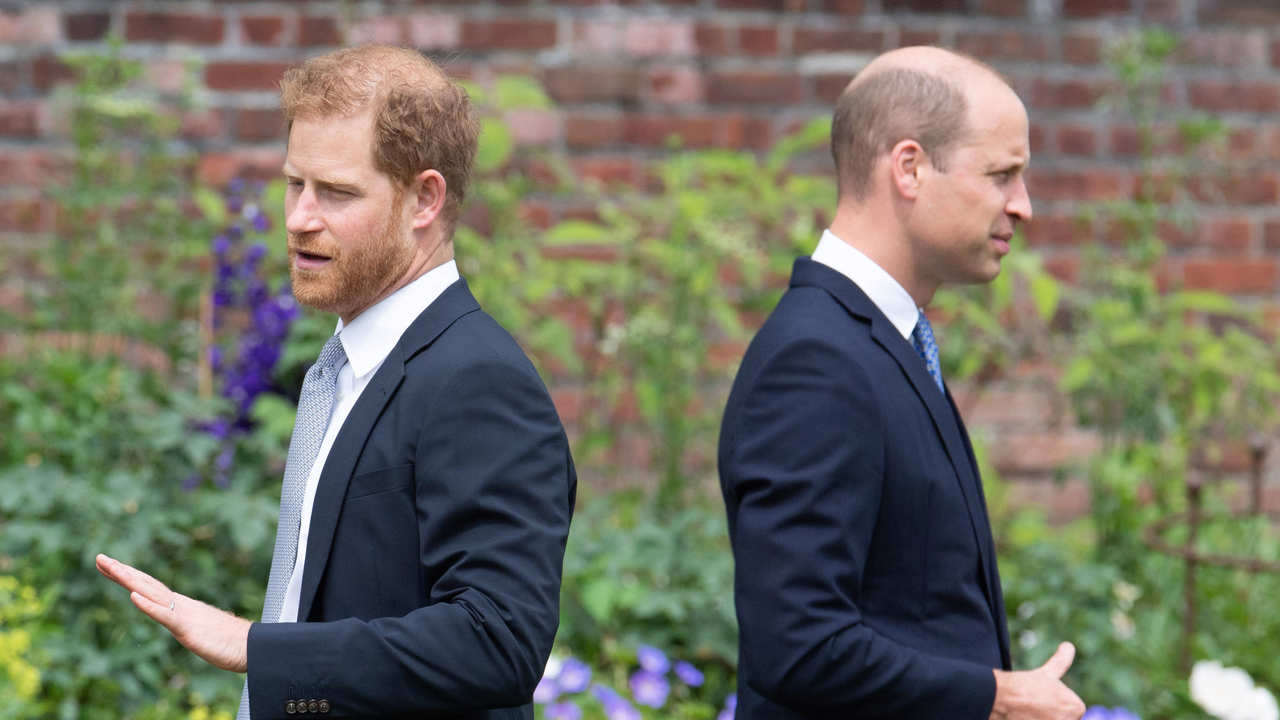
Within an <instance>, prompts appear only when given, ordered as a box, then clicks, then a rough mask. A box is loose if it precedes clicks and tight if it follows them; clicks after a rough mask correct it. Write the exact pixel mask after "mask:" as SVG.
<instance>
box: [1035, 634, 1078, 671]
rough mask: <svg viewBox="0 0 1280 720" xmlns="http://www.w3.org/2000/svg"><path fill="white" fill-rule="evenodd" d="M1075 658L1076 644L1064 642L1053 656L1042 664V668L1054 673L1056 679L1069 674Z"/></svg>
mask: <svg viewBox="0 0 1280 720" xmlns="http://www.w3.org/2000/svg"><path fill="white" fill-rule="evenodd" d="M1075 659H1076V646H1075V645H1072V644H1071V643H1069V642H1064V643H1062V644H1061V645H1059V646H1058V651H1057V652H1055V653H1054V654H1053V657H1051V658H1049V659H1048V660H1046V661H1045V663H1044V665H1041V666H1040V669H1041V670H1044V671H1045V672H1047V673H1049V674H1050V675H1053V677H1054V679H1060V678H1062V676H1063V675H1066V674H1067V670H1069V669H1070V668H1071V661H1072V660H1075Z"/></svg>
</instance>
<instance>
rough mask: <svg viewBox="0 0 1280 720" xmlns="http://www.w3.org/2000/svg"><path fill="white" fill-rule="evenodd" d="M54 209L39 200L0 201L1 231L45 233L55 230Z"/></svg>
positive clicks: (13, 199) (11, 199) (8, 199)
mask: <svg viewBox="0 0 1280 720" xmlns="http://www.w3.org/2000/svg"><path fill="white" fill-rule="evenodd" d="M53 212H54V210H53V207H52V205H51V204H50V203H48V202H43V201H41V200H39V199H37V198H28V199H18V198H7V199H3V200H0V231H3V230H9V231H14V230H16V231H18V232H45V231H47V230H50V229H52V228H53V224H54V217H53Z"/></svg>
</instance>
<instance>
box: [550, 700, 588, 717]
mask: <svg viewBox="0 0 1280 720" xmlns="http://www.w3.org/2000/svg"><path fill="white" fill-rule="evenodd" d="M546 715H547V720H582V708H580V707H578V706H577V705H574V704H573V703H571V702H567V701H566V702H558V703H555V704H554V705H548V706H547V712H546Z"/></svg>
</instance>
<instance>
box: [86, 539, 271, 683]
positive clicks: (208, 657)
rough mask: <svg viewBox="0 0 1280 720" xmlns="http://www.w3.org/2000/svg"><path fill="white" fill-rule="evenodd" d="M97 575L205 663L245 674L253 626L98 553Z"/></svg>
mask: <svg viewBox="0 0 1280 720" xmlns="http://www.w3.org/2000/svg"><path fill="white" fill-rule="evenodd" d="M95 564H96V565H97V566H98V572H100V573H102V574H103V575H105V576H107V577H108V578H110V579H112V580H114V581H115V582H116V583H118V584H119V585H120V586H121V587H123V588H124V589H125V590H128V591H129V599H130V600H132V601H133V604H134V605H136V606H137V608H138V609H139V610H141V611H142V612H144V613H146V614H147V616H148V617H150V618H151V619H152V620H155V621H156V622H158V623H160V624H161V625H163V626H164V627H165V629H166V630H168V631H169V632H170V633H173V637H174V638H176V639H177V641H178V642H180V643H182V645H183V646H184V647H186V648H187V649H188V650H190V651H191V652H193V653H195V654H196V655H198V656H199V657H200V658H201V659H203V660H204V661H205V662H207V663H209V664H210V665H213V666H215V667H219V668H222V669H223V670H232V671H234V672H245V668H246V667H247V666H248V654H249V626H250V625H252V624H253V623H251V622H249V621H248V620H245V619H244V618H239V617H236V616H235V615H232V614H231V613H229V612H226V611H225V610H219V609H218V608H216V607H213V606H212V605H207V604H205V603H202V602H200V601H199V600H196V599H194V598H189V597H187V596H186V595H182V594H180V593H176V592H174V591H172V590H170V589H169V587H168V586H167V585H165V584H164V583H162V582H160V581H159V580H156V579H155V578H153V577H151V576H150V575H148V574H146V573H144V572H142V571H141V570H138V569H135V568H132V567H130V566H128V565H125V564H124V563H122V562H120V561H119V560H114V559H112V558H109V557H107V556H106V555H101V554H99V555H98V556H97V558H96V560H95Z"/></svg>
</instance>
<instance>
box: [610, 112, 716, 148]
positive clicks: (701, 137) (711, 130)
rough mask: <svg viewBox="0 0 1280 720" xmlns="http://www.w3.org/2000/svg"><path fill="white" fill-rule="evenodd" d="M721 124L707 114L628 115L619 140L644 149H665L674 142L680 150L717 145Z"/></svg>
mask: <svg viewBox="0 0 1280 720" xmlns="http://www.w3.org/2000/svg"><path fill="white" fill-rule="evenodd" d="M723 130H724V122H723V120H722V119H720V118H716V117H713V116H708V115H683V116H682V115H630V116H628V117H627V118H626V119H625V121H624V123H623V139H624V140H625V141H626V142H628V143H632V144H635V145H641V146H644V147H665V146H666V145H667V143H668V142H670V141H672V140H677V141H678V142H679V144H680V145H681V146H682V147H686V148H689V147H711V146H715V145H719V144H721V143H720V138H721V136H722V134H723Z"/></svg>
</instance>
